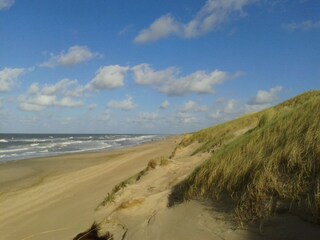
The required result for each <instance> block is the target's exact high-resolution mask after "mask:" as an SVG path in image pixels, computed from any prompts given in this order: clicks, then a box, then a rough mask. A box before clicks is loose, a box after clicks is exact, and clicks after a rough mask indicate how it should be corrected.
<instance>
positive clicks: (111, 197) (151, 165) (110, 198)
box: [96, 156, 171, 210]
mask: <svg viewBox="0 0 320 240" xmlns="http://www.w3.org/2000/svg"><path fill="white" fill-rule="evenodd" d="M170 163H171V161H170V160H169V159H168V158H166V157H163V156H162V157H158V158H154V159H151V160H150V161H149V162H148V165H147V167H146V168H145V169H143V170H141V171H140V172H138V173H136V174H135V175H133V176H131V177H129V178H127V179H126V180H124V181H122V182H120V183H119V184H117V185H116V186H114V188H113V189H112V190H111V192H109V193H108V194H107V196H106V197H105V198H104V200H103V201H102V202H101V203H100V204H99V205H98V206H97V207H96V210H98V209H99V208H100V207H104V206H106V205H107V204H109V203H112V202H114V201H115V198H116V195H117V193H118V192H120V190H122V189H124V188H126V187H127V186H128V185H131V184H134V183H136V182H138V181H139V180H140V179H141V178H142V177H143V176H145V175H146V174H147V173H148V172H149V171H150V170H153V169H155V168H156V167H157V166H166V165H168V164H170Z"/></svg>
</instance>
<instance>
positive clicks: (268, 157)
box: [171, 91, 320, 223]
mask: <svg viewBox="0 0 320 240" xmlns="http://www.w3.org/2000/svg"><path fill="white" fill-rule="evenodd" d="M246 127H250V128H251V130H249V131H247V132H244V133H242V134H236V132H237V131H239V130H241V129H243V128H246ZM193 141H198V142H200V143H203V144H202V146H201V147H200V148H198V149H197V150H196V151H195V153H197V152H199V151H211V150H212V149H215V147H216V146H219V150H217V151H215V152H214V153H212V156H211V157H210V158H209V159H208V160H207V161H206V162H205V163H203V164H202V165H201V166H199V167H198V168H196V169H195V170H194V172H193V173H192V174H191V175H190V176H189V177H188V178H187V179H186V180H185V181H184V182H182V183H181V184H179V185H177V186H176V187H175V189H174V190H173V192H172V195H171V198H172V201H176V202H179V201H183V200H187V199H194V198H205V197H209V198H213V199H225V198H231V199H232V200H233V201H234V203H235V209H234V212H235V214H236V216H237V217H238V219H239V220H241V221H255V220H261V219H268V218H269V217H270V216H272V215H273V214H275V213H276V212H277V211H280V210H282V211H283V210H285V211H288V212H291V213H293V214H297V215H299V216H301V217H303V218H305V219H307V220H309V221H312V222H317V223H319V222H320V91H313V92H307V93H305V94H302V95H300V96H297V97H295V98H293V99H291V100H289V101H286V102H284V103H282V104H280V105H278V106H276V107H274V108H271V109H268V110H265V111H262V112H260V113H256V114H251V115H247V116H244V117H242V118H240V119H236V120H234V121H231V122H229V123H225V124H222V125H219V126H216V127H213V128H209V129H205V130H202V131H200V132H198V133H196V134H194V135H193V136H191V137H189V138H188V139H187V140H184V141H182V143H181V144H183V145H188V144H191V143H192V142H193Z"/></svg>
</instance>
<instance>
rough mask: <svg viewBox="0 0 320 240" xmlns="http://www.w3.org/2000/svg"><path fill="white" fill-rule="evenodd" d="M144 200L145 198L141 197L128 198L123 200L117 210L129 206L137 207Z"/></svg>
mask: <svg viewBox="0 0 320 240" xmlns="http://www.w3.org/2000/svg"><path fill="white" fill-rule="evenodd" d="M143 202H144V199H143V198H139V199H133V200H128V201H125V202H122V203H121V204H120V205H119V207H117V209H116V211H117V210H121V209H128V208H132V207H136V206H139V205H141V204H142V203H143Z"/></svg>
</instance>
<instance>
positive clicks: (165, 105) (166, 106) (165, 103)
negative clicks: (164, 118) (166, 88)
mask: <svg viewBox="0 0 320 240" xmlns="http://www.w3.org/2000/svg"><path fill="white" fill-rule="evenodd" d="M169 106H170V103H169V101H168V100H165V101H163V102H162V103H161V105H160V108H161V109H167V108H168V107H169Z"/></svg>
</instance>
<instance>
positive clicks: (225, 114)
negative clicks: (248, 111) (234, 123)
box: [209, 99, 243, 121]
mask: <svg viewBox="0 0 320 240" xmlns="http://www.w3.org/2000/svg"><path fill="white" fill-rule="evenodd" d="M219 102H220V103H219V106H221V107H220V108H219V109H217V110H216V111H215V112H214V113H211V114H209V117H210V118H213V119H216V120H218V121H226V120H230V119H232V118H235V117H237V116H239V115H241V114H242V113H243V109H242V106H241V105H239V103H238V102H237V101H236V100H234V99H230V100H223V101H219Z"/></svg>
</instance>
